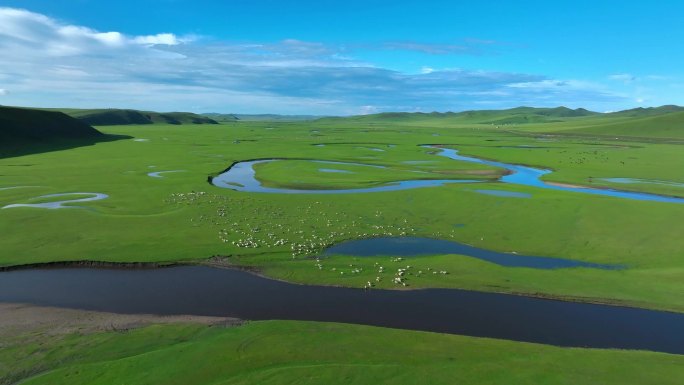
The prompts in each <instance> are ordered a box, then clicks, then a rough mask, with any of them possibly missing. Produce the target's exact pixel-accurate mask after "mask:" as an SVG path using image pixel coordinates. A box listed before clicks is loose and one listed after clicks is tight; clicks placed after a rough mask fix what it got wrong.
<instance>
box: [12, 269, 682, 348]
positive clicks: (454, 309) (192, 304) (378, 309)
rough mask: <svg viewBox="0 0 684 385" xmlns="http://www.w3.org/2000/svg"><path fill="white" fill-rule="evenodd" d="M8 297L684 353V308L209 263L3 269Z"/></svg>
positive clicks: (55, 303) (123, 309) (66, 304)
mask: <svg viewBox="0 0 684 385" xmlns="http://www.w3.org/2000/svg"><path fill="white" fill-rule="evenodd" d="M0 302H16V303H30V304H37V305H48V306H58V307H68V308H77V309H88V310H99V311H107V312H116V313H154V314H194V315H209V316H229V317H238V318H242V319H249V320H271V319H282V320H285V319H286V320H310V321H332V322H344V323H354V324H364V325H376V326H385V327H393V328H400V329H413V330H425V331H433V332H442V333H453V334H463V335H470V336H480V337H492V338H502V339H509V340H517V341H528V342H537V343H543V344H552V345H559V346H578V347H595V348H618V349H644V350H653V351H661V352H669V353H677V354H684V314H677V313H668V312H660V311H652V310H643V309H634V308H624V307H614V306H604V305H594V304H586V303H573V302H562V301H552V300H545V299H538V298H530V297H522V296H514V295H505V294H493V293H480V292H473V291H465V290H455V289H426V290H363V289H351V288H342V287H322V286H306V285H296V284H291V283H286V282H280V281H275V280H271V279H266V278H262V277H259V276H256V275H253V274H251V273H248V272H244V271H239V270H231V269H215V268H210V267H200V266H185V267H169V268H161V269H142V270H135V269H91V268H68V269H67V268H55V269H31V270H16V271H9V272H2V273H0Z"/></svg>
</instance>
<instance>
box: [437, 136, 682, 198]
mask: <svg viewBox="0 0 684 385" xmlns="http://www.w3.org/2000/svg"><path fill="white" fill-rule="evenodd" d="M424 147H425V148H432V149H436V150H440V152H439V153H438V154H437V155H439V156H445V157H447V158H449V159H453V160H460V161H463V162H471V163H479V164H485V165H488V166H494V167H501V168H505V169H506V170H508V171H509V172H510V173H509V174H508V175H504V176H503V177H501V178H499V181H501V182H503V183H510V184H518V185H523V186H532V187H538V188H544V189H550V190H560V191H572V192H577V193H582V194H591V195H605V196H611V197H615V198H624V199H633V200H643V201H657V202H670V203H684V198H676V197H668V196H663V195H656V194H648V193H638V192H629V191H620V190H613V189H597V188H589V187H580V186H577V187H575V186H562V185H557V184H551V183H547V182H544V181H543V180H541V177H542V176H544V175H546V174H550V173H551V170H544V169H540V168H534V167H529V166H522V165H517V164H509V163H503V162H497V161H493V160H486V159H480V158H475V157H472V156H463V155H459V154H458V150H454V149H449V148H441V147H437V146H424Z"/></svg>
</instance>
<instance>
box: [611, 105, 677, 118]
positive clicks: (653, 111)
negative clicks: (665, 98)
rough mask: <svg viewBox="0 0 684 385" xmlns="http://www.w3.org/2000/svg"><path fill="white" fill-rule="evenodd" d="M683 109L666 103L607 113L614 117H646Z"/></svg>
mask: <svg viewBox="0 0 684 385" xmlns="http://www.w3.org/2000/svg"><path fill="white" fill-rule="evenodd" d="M682 111H684V107H680V106H675V105H665V106H660V107H647V108H643V107H638V108H632V109H631V110H624V111H618V112H612V113H609V114H606V115H607V116H614V117H616V116H624V117H644V116H656V115H664V114H670V113H673V112H682Z"/></svg>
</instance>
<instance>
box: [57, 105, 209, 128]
mask: <svg viewBox="0 0 684 385" xmlns="http://www.w3.org/2000/svg"><path fill="white" fill-rule="evenodd" d="M46 110H49V111H61V112H64V113H65V114H67V115H69V116H72V117H74V118H77V119H79V120H81V121H83V122H85V123H87V124H90V125H93V126H119V125H126V124H176V125H180V124H218V122H217V121H215V120H214V119H211V118H209V117H207V116H202V115H198V114H193V113H191V112H163V113H162V112H154V111H138V110H121V109H113V108H112V109H93V110H81V109H46Z"/></svg>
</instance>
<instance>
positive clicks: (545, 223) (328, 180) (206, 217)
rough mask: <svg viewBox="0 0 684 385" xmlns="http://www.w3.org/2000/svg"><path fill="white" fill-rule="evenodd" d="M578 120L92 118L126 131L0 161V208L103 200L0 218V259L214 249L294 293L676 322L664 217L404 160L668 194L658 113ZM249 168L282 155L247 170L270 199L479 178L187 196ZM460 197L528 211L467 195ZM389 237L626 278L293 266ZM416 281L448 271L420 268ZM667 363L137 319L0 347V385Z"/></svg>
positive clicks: (344, 379) (565, 369)
mask: <svg viewBox="0 0 684 385" xmlns="http://www.w3.org/2000/svg"><path fill="white" fill-rule="evenodd" d="M571 111H576V110H571ZM562 112H563V113H567V111H562ZM580 113H581V111H580ZM644 114H645V115H649V116H642V115H644ZM584 115H586V116H584ZM584 115H582V116H575V117H562V116H560V117H559V116H553V117H552V120H559V121H556V122H546V123H539V122H537V123H530V124H511V125H506V126H505V127H504V126H501V127H499V128H497V126H496V125H493V124H491V123H486V122H485V123H468V122H465V123H464V122H454V121H451V120H449V119H444V118H441V117H439V118H437V119H435V118H434V117H428V118H425V117H420V116H418V117H411V118H409V119H408V121H406V119H403V118H402V119H403V120H402V119H399V121H397V119H396V117H390V118H389V119H387V117H381V116H375V117H364V118H358V119H356V118H353V119H346V120H345V119H322V120H318V121H311V122H230V123H225V124H220V125H202V126H192V127H189V126H182V125H181V126H179V125H130V126H101V127H98V130H100V131H101V132H103V133H105V134H108V135H119V137H120V138H126V137H128V139H121V140H116V141H108V142H98V143H94V144H92V145H89V146H82V147H76V148H70V149H67V150H63V151H52V152H43V153H32V154H25V155H21V156H11V157H5V158H2V159H0V175H2V178H1V179H0V206H4V205H8V204H14V203H36V202H43V201H45V200H46V199H47V198H38V197H39V196H41V195H46V194H55V193H69V192H97V193H106V194H108V195H109V196H110V197H109V198H108V199H105V200H100V201H93V202H80V203H74V204H73V205H74V206H79V207H82V208H86V209H76V208H74V209H60V210H46V209H37V208H12V209H4V210H0V233H2V234H3V236H2V237H1V238H0V250H2V251H1V252H0V266H18V265H23V264H31V263H41V262H54V261H73V260H93V261H116V262H161V263H167V262H168V263H172V262H178V261H181V262H188V263H205V262H207V261H208V260H209V259H210V258H211V257H215V256H218V258H211V262H212V263H217V262H219V263H226V264H233V265H241V266H254V267H257V268H258V269H259V270H261V272H262V273H263V274H265V275H267V276H271V277H274V278H278V279H285V280H288V281H291V282H298V283H310V284H322V285H340V286H349V287H362V286H364V285H365V284H366V282H368V281H371V282H373V283H374V285H375V286H374V287H375V288H386V289H402V290H406V289H417V288H427V287H445V288H465V289H471V290H479V291H493V292H502V293H515V294H522V295H531V296H544V297H554V298H560V299H568V300H577V301H590V302H604V303H612V304H620V305H627V306H638V307H644V308H653V309H664V310H670V311H676V312H684V280H683V279H682V278H683V277H684V258H683V257H682V250H684V238H682V237H681V234H682V225H681V223H682V222H681V218H682V217H684V205H681V204H675V203H661V202H647V201H633V200H625V199H618V198H611V197H606V196H595V195H586V194H578V193H572V192H563V191H553V190H544V189H538V188H533V187H525V186H516V185H509V184H502V183H498V182H495V180H496V178H497V177H498V176H499V175H501V174H502V172H503V171H502V170H500V169H496V168H492V167H488V166H482V165H477V164H472V163H466V162H457V161H453V160H449V159H446V158H444V157H439V156H436V155H434V152H435V151H434V150H432V149H428V148H424V147H420V146H419V145H421V144H444V145H445V146H447V147H452V148H456V149H459V151H460V153H461V154H465V155H473V156H478V157H483V158H489V159H495V160H501V161H505V162H509V163H520V164H528V165H533V166H538V167H544V168H549V169H553V170H554V172H553V173H552V174H549V175H546V176H545V177H544V179H545V180H548V181H555V182H560V183H569V184H580V185H585V186H593V187H597V188H600V187H614V188H620V189H625V190H632V191H639V192H650V193H656V194H663V195H670V196H679V197H684V187H679V186H676V185H664V184H658V183H635V184H615V183H610V182H607V181H603V180H602V178H613V177H621V178H640V179H647V180H654V181H669V182H675V183H684V175H683V174H682V173H681V170H682V169H684V157H682V152H681V145H680V144H678V142H677V141H676V138H681V135H682V134H681V132H680V131H681V130H672V129H671V125H670V123H668V122H669V119H675V120H674V121H675V122H677V121H679V120H677V119H680V118H679V117H678V115H679V114H678V113H677V112H676V111H671V112H667V113H661V112H657V113H654V112H653V111H648V112H644V113H639V114H638V116H637V117H635V116H622V115H620V116H614V117H606V116H604V115H600V116H594V115H592V114H584ZM485 117H486V118H489V117H487V116H485ZM419 118H420V119H419ZM659 118H663V119H659ZM665 118H667V119H665ZM473 119H476V120H481V117H478V118H473ZM535 119H536V118H535ZM647 119H655V121H656V123H657V124H653V125H651V126H649V129H648V130H636V131H635V130H634V129H631V128H629V129H627V128H625V129H621V130H622V132H623V133H622V134H620V135H621V137H620V139H617V140H616V139H615V137H613V136H612V135H614V133H612V132H611V133H610V135H603V134H604V133H605V134H607V133H608V131H605V132H604V131H601V127H606V130H613V129H615V127H614V126H615V125H619V124H625V125H627V124H628V123H629V122H630V121H633V122H637V121H639V122H641V123H639V124H642V123H644V122H645V121H647ZM413 120H418V121H413ZM648 121H650V120H648ZM621 122H622V123H621ZM635 124H636V123H635ZM587 127H591V129H588V128H587ZM645 132H646V133H647V134H644V133H645ZM645 135H649V136H648V137H646V138H643V137H644V136H645ZM623 136H624V137H623ZM673 138H674V139H673ZM315 144H325V146H315ZM374 148H377V149H382V150H384V151H376V150H373V149H374ZM262 158H279V159H292V160H282V161H278V162H272V163H267V164H261V165H259V166H257V178H259V179H260V180H261V181H262V183H264V184H265V185H267V186H274V187H295V188H357V187H370V186H375V185H380V184H383V183H387V182H390V181H396V180H405V179H457V180H458V179H477V180H480V181H481V182H480V183H477V184H449V185H445V186H441V187H430V188H420V189H413V190H404V191H394V192H382V193H380V192H377V193H365V194H339V195H338V194H305V195H296V194H258V193H243V192H237V191H233V190H229V189H221V188H218V187H214V186H212V185H210V184H208V183H207V177H208V176H211V175H216V174H217V173H220V172H221V171H223V170H224V169H225V168H226V167H228V166H229V165H230V164H232V163H233V162H236V161H241V160H246V159H262ZM305 160H327V161H339V162H351V163H361V164H366V165H375V166H383V167H385V168H377V167H368V166H357V165H344V164H331V163H325V164H323V163H312V162H308V161H305ZM320 168H326V169H338V170H346V171H352V172H353V173H326V172H320ZM170 170H181V171H180V172H175V173H167V174H162V175H163V178H152V177H150V176H148V175H147V174H148V173H150V172H158V171H170ZM6 187H18V188H11V189H4V188H6ZM477 189H501V190H507V191H517V192H526V193H529V194H531V195H532V197H531V198H529V199H524V198H506V197H497V196H490V195H482V194H479V193H477V192H476V191H475V190H477ZM54 199H58V198H54ZM47 200H49V199H47ZM400 235H416V236H427V237H434V238H440V239H451V240H456V241H460V242H464V243H468V244H471V245H475V246H478V247H482V248H486V249H492V250H498V251H505V252H512V251H515V252H517V253H520V254H528V255H540V256H552V257H560V258H570V259H576V260H582V261H588V262H596V263H605V264H620V265H624V266H625V267H626V268H625V269H622V270H600V269H588V268H572V269H558V270H538V269H530V268H510V267H501V266H498V265H495V264H492V263H488V262H484V261H481V260H477V259H473V258H470V257H466V256H459V255H435V256H425V257H416V258H410V259H404V260H402V261H398V260H396V259H395V258H392V257H391V256H386V257H372V258H355V257H345V256H333V257H329V258H322V259H320V260H316V259H313V258H310V257H311V256H312V255H315V254H317V253H319V252H320V251H321V250H322V249H323V248H324V247H325V246H328V245H331V244H333V243H336V242H339V241H343V240H347V239H357V238H364V237H372V236H400ZM281 243H282V244H281ZM406 265H410V266H411V268H410V269H409V270H408V273H407V277H406V278H407V280H406V283H407V284H408V286H407V287H403V286H398V285H396V284H394V283H392V277H393V275H394V272H395V271H396V269H397V268H399V267H401V268H405V267H406ZM379 266H383V267H384V269H383V272H380V269H379ZM435 270H438V271H441V270H445V271H447V272H448V274H446V275H444V274H431V272H432V271H435ZM683 364H684V363H683V362H682V359H681V356H676V355H667V354H658V353H650V352H636V351H617V350H596V349H568V348H557V347H551V346H543V345H535V344H527V343H519V342H512V341H501V340H493V339H482V338H473V337H463V336H454V335H443V334H435V333H422V332H411V331H401V330H391V329H383V328H374V327H367V326H355V325H341V324H331V323H315V322H291V321H267V322H250V323H248V324H246V325H244V326H240V327H236V328H220V327H206V326H199V325H185V326H183V325H164V326H162V325H157V326H151V327H146V328H142V329H137V330H133V331H129V332H111V333H98V334H88V335H80V334H71V335H67V336H56V335H51V334H50V333H42V332H36V333H32V334H26V335H17V336H14V337H12V338H9V339H7V340H5V341H3V342H2V349H0V379H1V380H0V383H2V381H4V383H14V382H16V381H17V380H20V379H24V378H28V377H31V378H29V379H28V380H27V381H26V382H22V383H28V384H43V383H44V384H61V383H68V384H79V383H84V384H85V383H98V384H109V383H140V384H144V383H154V384H156V383H165V384H174V383H178V384H187V383H196V384H228V383H231V384H240V383H259V384H269V383H278V384H282V383H297V384H302V383H304V384H305V383H311V384H319V383H328V384H335V383H345V384H346V383H359V384H367V383H389V382H392V383H399V384H404V383H405V384H413V383H415V384H417V383H421V384H422V383H428V382H429V383H434V384H439V383H445V384H452V383H468V384H494V383H507V384H565V383H567V384H578V383H582V384H589V383H592V384H593V383H596V384H631V383H638V384H649V383H653V384H669V383H672V384H675V383H678V382H679V381H681V378H682V375H683V374H684V373H682V367H684V365H683Z"/></svg>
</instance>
